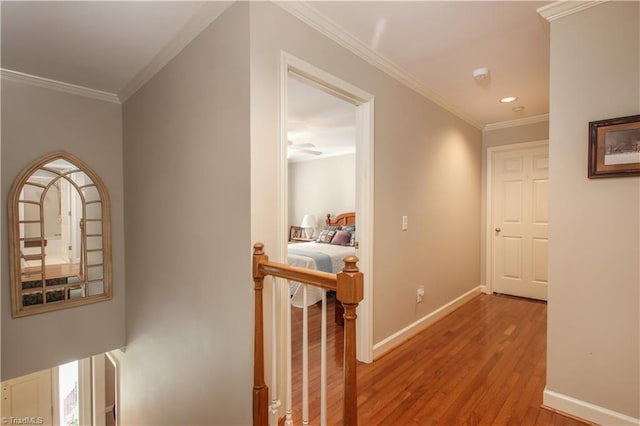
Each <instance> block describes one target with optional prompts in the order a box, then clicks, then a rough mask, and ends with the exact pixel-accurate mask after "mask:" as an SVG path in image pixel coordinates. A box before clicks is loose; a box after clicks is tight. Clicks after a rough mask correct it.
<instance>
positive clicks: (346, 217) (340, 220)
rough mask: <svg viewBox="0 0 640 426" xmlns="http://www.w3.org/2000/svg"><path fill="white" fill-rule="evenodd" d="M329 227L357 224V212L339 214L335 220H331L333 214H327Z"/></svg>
mask: <svg viewBox="0 0 640 426" xmlns="http://www.w3.org/2000/svg"><path fill="white" fill-rule="evenodd" d="M326 223H327V226H346V225H355V224H356V212H347V213H342V214H339V215H338V216H336V217H335V219H331V213H327V220H326Z"/></svg>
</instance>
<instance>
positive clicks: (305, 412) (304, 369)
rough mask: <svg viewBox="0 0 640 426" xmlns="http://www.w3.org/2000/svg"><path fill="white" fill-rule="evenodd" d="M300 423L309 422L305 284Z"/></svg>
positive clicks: (305, 287) (307, 330)
mask: <svg viewBox="0 0 640 426" xmlns="http://www.w3.org/2000/svg"><path fill="white" fill-rule="evenodd" d="M302 306H303V307H302V424H303V425H308V424H309V324H308V323H309V321H308V314H309V313H308V307H307V284H304V288H303V290H302Z"/></svg>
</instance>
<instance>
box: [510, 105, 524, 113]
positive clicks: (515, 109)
mask: <svg viewBox="0 0 640 426" xmlns="http://www.w3.org/2000/svg"><path fill="white" fill-rule="evenodd" d="M511 111H513V112H522V111H524V107H523V106H517V107H513V108H511Z"/></svg>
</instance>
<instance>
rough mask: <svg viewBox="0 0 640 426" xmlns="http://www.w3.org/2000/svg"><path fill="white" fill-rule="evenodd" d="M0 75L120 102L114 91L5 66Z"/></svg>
mask: <svg viewBox="0 0 640 426" xmlns="http://www.w3.org/2000/svg"><path fill="white" fill-rule="evenodd" d="M0 75H1V76H2V78H3V79H7V80H9V81H17V82H19V83H25V84H29V85H31V86H37V87H44V88H46V89H51V90H57V91H58V92H65V93H71V94H73V95H79V96H84V97H87V98H92V99H98V100H101V101H106V102H112V103H115V104H119V103H120V98H118V95H116V94H114V93H108V92H103V91H102V90H96V89H90V88H88V87H84V86H78V85H75V84H71V83H65V82H62V81H57V80H51V79H49V78H44V77H38V76H35V75H31V74H26V73H23V72H18V71H12V70H8V69H5V68H0Z"/></svg>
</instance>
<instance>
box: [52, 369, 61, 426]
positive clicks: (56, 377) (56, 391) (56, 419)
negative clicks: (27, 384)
mask: <svg viewBox="0 0 640 426" xmlns="http://www.w3.org/2000/svg"><path fill="white" fill-rule="evenodd" d="M50 371H51V417H52V418H53V424H54V425H59V424H62V422H61V421H60V417H61V416H60V366H57V367H53V368H51V369H50Z"/></svg>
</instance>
